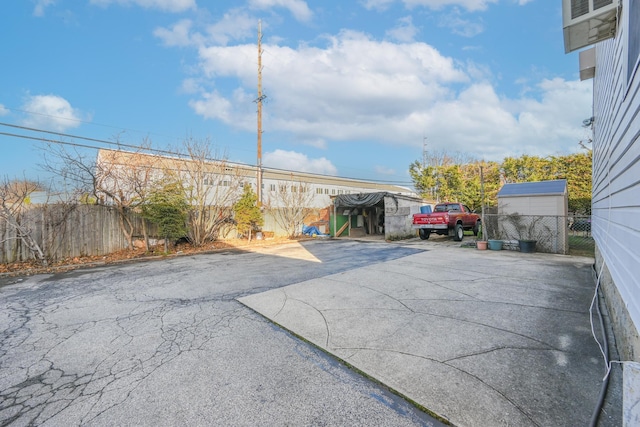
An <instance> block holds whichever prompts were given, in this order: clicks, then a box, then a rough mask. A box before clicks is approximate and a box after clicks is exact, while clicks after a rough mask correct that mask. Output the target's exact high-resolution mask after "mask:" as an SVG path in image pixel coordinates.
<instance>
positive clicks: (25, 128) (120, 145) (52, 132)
mask: <svg viewBox="0 0 640 427" xmlns="http://www.w3.org/2000/svg"><path fill="white" fill-rule="evenodd" d="M0 125H2V126H7V127H12V128H16V129H22V130H28V131H32V132H41V133H48V134H51V135H58V136H64V137H66V138H75V139H81V140H84V141H91V142H98V143H101V144H107V145H115V146H117V147H127V148H133V149H136V150H140V149H142V150H145V151H150V152H154V153H163V154H171V155H179V153H175V152H173V151H167V150H161V149H156V148H151V147H141V146H138V145H131V144H126V143H123V142H113V141H107V140H104V139H96V138H89V137H86V136H80V135H71V134H68V133H62V132H54V131H51V130H45V129H36V128H31V127H27V126H19V125H13V124H10V123H3V122H0ZM3 135H8V134H3ZM15 136H17V135H15ZM36 139H37V138H36ZM93 148H95V147H93Z"/></svg>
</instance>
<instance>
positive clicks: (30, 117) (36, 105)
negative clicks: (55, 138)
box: [22, 95, 83, 132]
mask: <svg viewBox="0 0 640 427" xmlns="http://www.w3.org/2000/svg"><path fill="white" fill-rule="evenodd" d="M22 110H24V111H25V112H27V117H26V118H25V119H24V120H23V121H22V123H23V124H24V125H25V126H31V127H37V128H46V129H50V130H55V131H60V132H61V131H65V130H67V129H71V128H75V127H78V126H80V124H81V121H82V120H83V117H82V114H81V113H80V111H79V110H77V109H75V108H73V107H72V106H71V104H70V103H69V101H67V100H66V99H64V98H62V97H60V96H56V95H34V96H29V97H28V98H27V100H26V101H25V103H24V104H23V105H22Z"/></svg>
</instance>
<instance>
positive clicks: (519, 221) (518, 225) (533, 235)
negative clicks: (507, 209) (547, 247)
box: [506, 212, 551, 253]
mask: <svg viewBox="0 0 640 427" xmlns="http://www.w3.org/2000/svg"><path fill="white" fill-rule="evenodd" d="M506 218H507V223H508V225H509V228H510V230H511V231H513V232H515V235H516V236H517V239H516V240H517V241H518V249H519V250H520V252H523V253H532V252H535V251H536V245H537V244H538V242H539V241H540V240H542V241H544V239H545V238H546V239H548V236H549V235H551V230H550V229H549V227H547V226H546V225H544V223H542V220H543V217H541V216H532V215H527V216H524V215H520V214H519V213H517V212H516V213H512V214H509V215H507V216H506Z"/></svg>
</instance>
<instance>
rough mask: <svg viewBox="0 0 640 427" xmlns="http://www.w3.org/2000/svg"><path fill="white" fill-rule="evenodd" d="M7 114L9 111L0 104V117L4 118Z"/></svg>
mask: <svg viewBox="0 0 640 427" xmlns="http://www.w3.org/2000/svg"><path fill="white" fill-rule="evenodd" d="M7 114H9V110H8V109H7V108H6V107H5V106H4V105H2V104H0V116H6V115H7Z"/></svg>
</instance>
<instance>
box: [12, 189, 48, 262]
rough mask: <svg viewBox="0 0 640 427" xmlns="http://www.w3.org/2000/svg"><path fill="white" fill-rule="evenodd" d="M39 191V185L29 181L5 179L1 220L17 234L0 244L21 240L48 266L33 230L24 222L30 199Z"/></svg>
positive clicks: (34, 255)
mask: <svg viewBox="0 0 640 427" xmlns="http://www.w3.org/2000/svg"><path fill="white" fill-rule="evenodd" d="M38 189H39V185H38V184H37V183H35V182H32V181H28V180H19V181H18V180H13V181H10V180H9V179H8V178H4V179H3V181H2V182H1V183H0V219H2V220H4V221H5V223H6V224H7V225H8V226H9V228H11V229H14V230H15V233H16V235H15V237H10V236H5V237H4V238H3V239H2V240H1V241H0V243H5V242H7V241H8V240H11V239H17V240H20V241H21V242H22V243H23V244H24V245H25V246H26V247H27V249H28V250H29V252H31V254H32V255H33V257H34V258H35V259H36V260H38V261H39V262H40V263H41V264H42V265H46V264H47V260H46V257H45V255H44V252H43V251H42V248H41V246H40V245H39V244H38V242H37V241H36V240H35V239H34V237H33V236H32V230H30V229H29V228H28V227H27V226H26V225H24V224H23V221H22V219H23V216H24V213H25V211H26V209H27V204H28V201H29V197H30V196H31V194H32V193H33V192H34V191H36V190H38Z"/></svg>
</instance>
